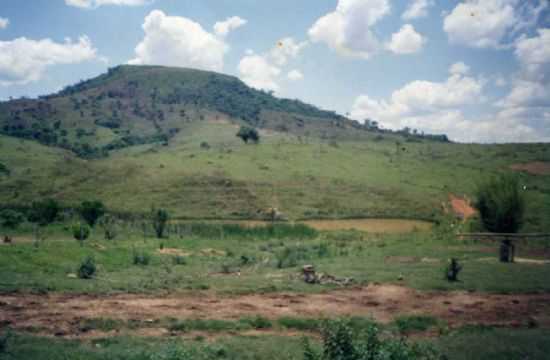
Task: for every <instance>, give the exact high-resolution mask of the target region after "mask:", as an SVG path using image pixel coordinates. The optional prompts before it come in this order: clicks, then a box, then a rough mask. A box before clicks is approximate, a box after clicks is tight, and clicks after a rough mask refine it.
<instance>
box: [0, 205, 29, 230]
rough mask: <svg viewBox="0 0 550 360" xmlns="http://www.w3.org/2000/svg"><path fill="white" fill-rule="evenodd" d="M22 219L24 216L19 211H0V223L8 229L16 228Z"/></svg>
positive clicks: (23, 219)
mask: <svg viewBox="0 0 550 360" xmlns="http://www.w3.org/2000/svg"><path fill="white" fill-rule="evenodd" d="M23 221H25V217H24V216H23V214H21V213H20V212H19V211H15V210H11V209H4V210H2V211H0V225H1V226H2V227H5V228H8V229H15V228H17V227H18V226H19V225H20V224H21V223H22V222H23Z"/></svg>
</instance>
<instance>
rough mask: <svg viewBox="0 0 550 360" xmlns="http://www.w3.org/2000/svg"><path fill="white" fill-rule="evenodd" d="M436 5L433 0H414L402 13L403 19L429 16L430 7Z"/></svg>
mask: <svg viewBox="0 0 550 360" xmlns="http://www.w3.org/2000/svg"><path fill="white" fill-rule="evenodd" d="M433 5H434V2H433V0H414V1H413V2H412V3H411V4H410V5H409V7H408V8H407V10H405V12H404V13H403V14H402V15H401V18H402V19H403V20H413V19H418V18H421V17H426V16H428V9H429V8H430V7H432V6H433Z"/></svg>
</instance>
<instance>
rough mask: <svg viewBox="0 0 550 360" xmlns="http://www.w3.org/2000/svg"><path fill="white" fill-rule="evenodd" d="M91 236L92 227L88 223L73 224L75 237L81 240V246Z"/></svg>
mask: <svg viewBox="0 0 550 360" xmlns="http://www.w3.org/2000/svg"><path fill="white" fill-rule="evenodd" d="M88 236H90V228H89V227H88V225H86V224H80V223H78V224H75V225H73V237H74V238H75V239H76V240H78V241H79V242H80V246H83V245H84V240H86V239H87V238H88Z"/></svg>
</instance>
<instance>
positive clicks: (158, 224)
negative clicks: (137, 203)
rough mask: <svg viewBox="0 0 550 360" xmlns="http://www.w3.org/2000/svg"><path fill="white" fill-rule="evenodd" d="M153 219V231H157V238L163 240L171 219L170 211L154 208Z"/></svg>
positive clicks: (152, 210) (152, 211)
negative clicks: (167, 224)
mask: <svg viewBox="0 0 550 360" xmlns="http://www.w3.org/2000/svg"><path fill="white" fill-rule="evenodd" d="M151 217H152V221H153V229H155V233H156V235H157V238H159V239H162V237H163V235H164V229H165V228H166V223H167V222H168V219H169V215H168V211H166V210H164V209H155V208H153V209H151Z"/></svg>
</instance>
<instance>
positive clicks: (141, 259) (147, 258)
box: [133, 252, 151, 266]
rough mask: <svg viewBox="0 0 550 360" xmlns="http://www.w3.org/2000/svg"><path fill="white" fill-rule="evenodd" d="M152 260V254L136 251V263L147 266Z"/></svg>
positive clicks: (134, 256)
mask: <svg viewBox="0 0 550 360" xmlns="http://www.w3.org/2000/svg"><path fill="white" fill-rule="evenodd" d="M150 262H151V255H149V254H148V253H146V252H134V255H133V263H134V265H142V266H147V265H149V263H150Z"/></svg>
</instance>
